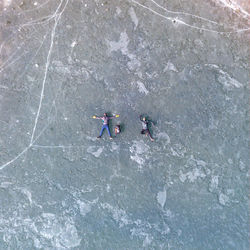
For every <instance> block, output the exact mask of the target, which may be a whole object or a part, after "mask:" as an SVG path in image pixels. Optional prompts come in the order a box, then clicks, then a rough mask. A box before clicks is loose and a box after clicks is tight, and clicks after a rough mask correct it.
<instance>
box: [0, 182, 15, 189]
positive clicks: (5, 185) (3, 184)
mask: <svg viewBox="0 0 250 250" xmlns="http://www.w3.org/2000/svg"><path fill="white" fill-rule="evenodd" d="M10 185H12V183H11V182H8V181H5V182H2V183H1V185H0V188H8V187H9V186H10Z"/></svg>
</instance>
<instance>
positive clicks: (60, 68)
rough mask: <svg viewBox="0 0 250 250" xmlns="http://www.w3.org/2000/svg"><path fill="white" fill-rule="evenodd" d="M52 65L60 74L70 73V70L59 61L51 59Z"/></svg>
mask: <svg viewBox="0 0 250 250" xmlns="http://www.w3.org/2000/svg"><path fill="white" fill-rule="evenodd" d="M52 65H53V66H54V67H55V70H56V71H57V72H59V73H61V74H71V72H70V70H69V69H68V68H67V67H66V66H64V65H63V63H62V62H61V61H56V60H55V61H53V62H52Z"/></svg>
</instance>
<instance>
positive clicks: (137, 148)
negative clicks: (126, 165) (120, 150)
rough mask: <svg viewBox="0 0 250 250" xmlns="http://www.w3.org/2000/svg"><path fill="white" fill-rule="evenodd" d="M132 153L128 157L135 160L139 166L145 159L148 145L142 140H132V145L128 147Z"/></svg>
mask: <svg viewBox="0 0 250 250" xmlns="http://www.w3.org/2000/svg"><path fill="white" fill-rule="evenodd" d="M129 150H130V152H131V153H132V154H133V155H130V159H131V160H133V161H135V162H137V163H138V164H139V165H140V166H141V165H143V164H144V163H145V159H147V155H146V154H147V152H148V151H149V146H148V145H146V144H145V143H144V142H143V141H133V144H132V146H131V147H130V148H129Z"/></svg>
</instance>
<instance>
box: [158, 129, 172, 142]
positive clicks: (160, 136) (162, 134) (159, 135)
mask: <svg viewBox="0 0 250 250" xmlns="http://www.w3.org/2000/svg"><path fill="white" fill-rule="evenodd" d="M157 137H158V138H160V139H163V140H166V143H167V144H169V143H170V138H169V136H168V134H167V133H166V132H160V133H158V134H157Z"/></svg>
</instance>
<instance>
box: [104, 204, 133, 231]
mask: <svg viewBox="0 0 250 250" xmlns="http://www.w3.org/2000/svg"><path fill="white" fill-rule="evenodd" d="M101 207H102V208H103V209H107V210H108V211H109V212H110V213H111V215H112V217H113V219H114V220H115V221H116V222H117V223H118V224H119V227H120V228H121V227H123V226H126V225H128V224H131V223H132V222H131V221H130V219H129V218H128V216H127V214H126V212H125V211H124V210H122V209H119V208H116V207H113V206H111V205H110V204H108V203H103V204H101Z"/></svg>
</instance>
